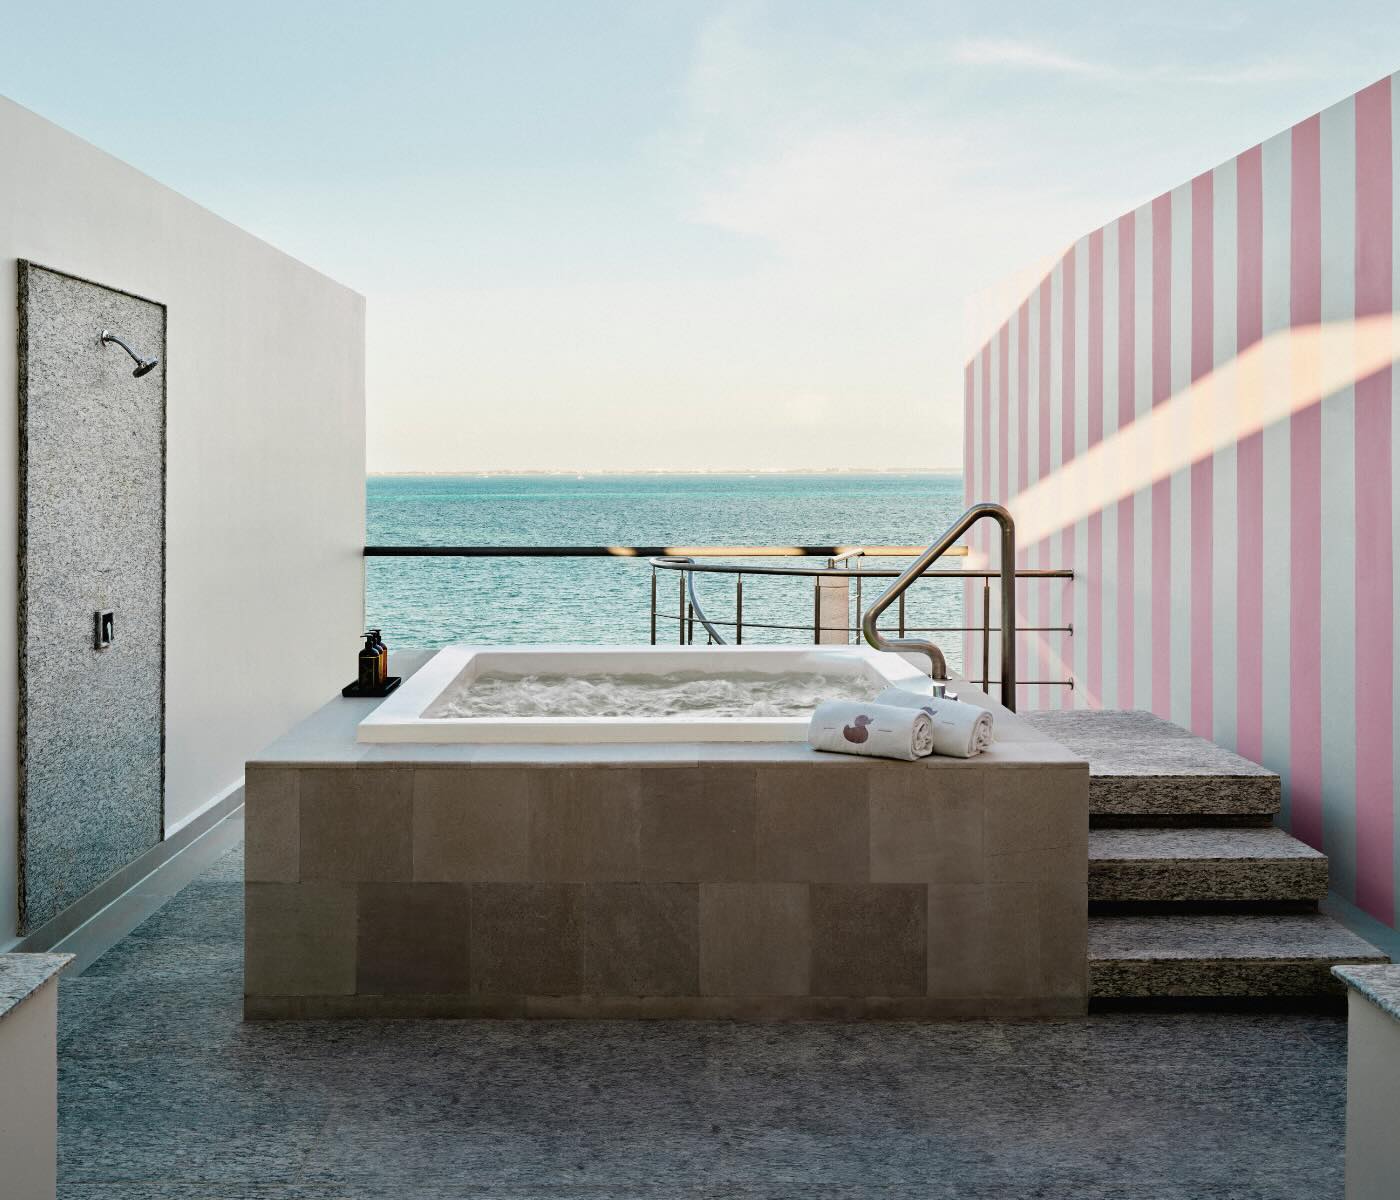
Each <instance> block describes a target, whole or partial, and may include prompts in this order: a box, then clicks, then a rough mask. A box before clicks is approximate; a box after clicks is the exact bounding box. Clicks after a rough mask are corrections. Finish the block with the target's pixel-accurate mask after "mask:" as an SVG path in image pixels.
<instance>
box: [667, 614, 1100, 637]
mask: <svg viewBox="0 0 1400 1200" xmlns="http://www.w3.org/2000/svg"><path fill="white" fill-rule="evenodd" d="M656 619H657V620H658V621H685V620H688V618H687V617H680V616H677V615H676V614H675V613H667V612H658V613H657V614H656ZM710 624H711V625H722V626H724V627H725V628H727V629H733V628H736V627H737V625H738V622H737V621H721V620H719V619H718V618H716V617H711V618H710ZM744 628H745V629H794V630H797V631H799V632H802V633H811V632H812V623H811V622H810V621H808V622H807V623H806V624H804V625H772V624H768V623H765V622H763V621H750V620H748V619H747V618H745V619H744ZM904 628H905V630H906V631H907V632H909V633H1000V632H1001V626H999V625H993V626H992V627H991V628H990V629H984V628H983V627H982V626H981V625H906V626H905V627H904ZM822 632H823V633H842V632H845V633H859V632H860V627H859V626H856V625H847V626H846V627H845V629H844V631H843V630H842V628H841V626H840V625H823V626H822ZM1016 632H1017V633H1065V634H1070V635H1073V633H1074V626H1073V625H1018V626H1016Z"/></svg>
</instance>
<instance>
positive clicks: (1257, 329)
mask: <svg viewBox="0 0 1400 1200" xmlns="http://www.w3.org/2000/svg"><path fill="white" fill-rule="evenodd" d="M1262 164H1263V158H1262V154H1261V151H1260V149H1259V147H1258V146H1255V147H1254V148H1253V149H1252V150H1246V151H1245V152H1244V153H1243V154H1241V155H1240V156H1239V158H1238V159H1237V160H1236V181H1237V182H1236V190H1237V195H1238V200H1237V207H1238V214H1237V221H1236V235H1235V236H1236V247H1237V249H1236V255H1235V257H1236V279H1237V281H1238V283H1237V290H1236V295H1235V328H1236V338H1237V345H1238V347H1239V351H1240V352H1241V353H1242V352H1243V351H1245V350H1247V349H1249V347H1250V346H1252V345H1254V344H1255V343H1256V342H1257V341H1259V339H1260V338H1261V337H1262V336H1263V333H1264V175H1263V165H1262ZM1235 473H1236V483H1235V492H1236V504H1237V509H1238V514H1239V518H1238V519H1239V538H1238V539H1237V541H1238V555H1237V562H1238V568H1237V570H1236V572H1235V585H1236V589H1237V591H1236V595H1235V601H1236V613H1237V617H1236V621H1235V653H1236V676H1237V679H1236V684H1237V688H1236V696H1235V749H1236V750H1237V751H1239V753H1240V754H1242V755H1244V756H1245V757H1246V758H1250V759H1253V760H1254V761H1255V762H1258V761H1259V760H1260V759H1261V758H1263V756H1264V434H1263V431H1262V430H1260V431H1256V432H1254V433H1250V434H1248V435H1247V436H1246V437H1244V438H1243V439H1241V441H1240V443H1239V448H1238V452H1237V454H1236V458H1235Z"/></svg>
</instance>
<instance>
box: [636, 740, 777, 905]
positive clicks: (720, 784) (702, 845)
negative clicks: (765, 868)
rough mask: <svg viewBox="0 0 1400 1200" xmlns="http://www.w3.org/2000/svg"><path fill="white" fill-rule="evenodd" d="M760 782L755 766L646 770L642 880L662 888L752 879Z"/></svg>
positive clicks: (642, 818)
mask: <svg viewBox="0 0 1400 1200" xmlns="http://www.w3.org/2000/svg"><path fill="white" fill-rule="evenodd" d="M757 777H758V773H757V771H755V770H754V769H753V768H752V767H726V766H709V767H704V768H700V769H679V770H676V769H673V770H664V769H656V770H644V771H643V772H642V774H641V792H640V794H641V868H642V872H641V873H642V878H643V879H646V880H650V881H653V882H660V883H688V882H699V881H701V880H708V881H741V880H749V879H754V878H755V875H754V852H755V847H754V823H755V814H756V805H757V801H756V798H755V789H756V787H757Z"/></svg>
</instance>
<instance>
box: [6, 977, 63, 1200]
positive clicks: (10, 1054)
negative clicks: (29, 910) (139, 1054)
mask: <svg viewBox="0 0 1400 1200" xmlns="http://www.w3.org/2000/svg"><path fill="white" fill-rule="evenodd" d="M72 961H73V956H72V955H71V954H4V955H0V1193H3V1194H4V1196H5V1197H6V1200H53V1196H54V1180H55V1168H56V1165H57V1143H56V1136H57V1130H58V1081H57V1021H58V975H59V972H61V971H62V970H63V969H64V968H65V967H67V966H68V964H69V963H71V962H72Z"/></svg>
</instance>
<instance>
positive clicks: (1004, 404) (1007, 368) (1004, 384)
mask: <svg viewBox="0 0 1400 1200" xmlns="http://www.w3.org/2000/svg"><path fill="white" fill-rule="evenodd" d="M997 337H998V338H999V339H1000V341H1001V344H1000V345H999V346H998V347H997V355H998V360H999V361H998V366H997V369H998V379H997V443H998V445H997V489H996V498H997V500H998V501H999V502H1000V503H1005V502H1006V499H1007V497H1008V495H1009V494H1010V491H1011V472H1010V467H1009V460H1010V456H1011V439H1010V423H1011V364H1010V358H1011V322H1010V321H1008V322H1007V323H1006V324H1005V325H1003V326H1002V327H1001V332H1000V333H999V334H998V335H997ZM986 529H987V531H988V533H990V532H991V526H990V525H988V526H986Z"/></svg>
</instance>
